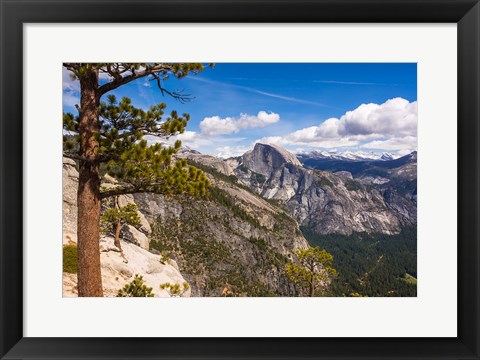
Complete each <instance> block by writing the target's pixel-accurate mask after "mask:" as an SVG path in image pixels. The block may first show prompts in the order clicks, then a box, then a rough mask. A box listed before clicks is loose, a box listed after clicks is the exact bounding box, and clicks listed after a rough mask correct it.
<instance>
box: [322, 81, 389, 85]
mask: <svg viewBox="0 0 480 360" xmlns="http://www.w3.org/2000/svg"><path fill="white" fill-rule="evenodd" d="M313 82H314V83H321V84H339V85H381V84H379V83H372V82H359V81H335V80H313Z"/></svg>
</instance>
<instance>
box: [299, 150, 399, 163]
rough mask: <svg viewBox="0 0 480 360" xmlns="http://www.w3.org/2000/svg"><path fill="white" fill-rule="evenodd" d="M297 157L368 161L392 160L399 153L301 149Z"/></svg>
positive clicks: (397, 156)
mask: <svg viewBox="0 0 480 360" xmlns="http://www.w3.org/2000/svg"><path fill="white" fill-rule="evenodd" d="M297 157H298V158H299V159H317V160H318V159H332V160H345V161H369V160H380V161H386V160H394V159H397V158H399V157H401V156H400V155H397V154H391V153H388V152H383V153H378V152H373V151H371V152H366V151H357V152H353V151H344V152H329V151H320V150H313V151H308V152H307V151H301V152H298V153H297Z"/></svg>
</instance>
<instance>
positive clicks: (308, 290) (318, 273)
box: [285, 247, 337, 297]
mask: <svg viewBox="0 0 480 360" xmlns="http://www.w3.org/2000/svg"><path fill="white" fill-rule="evenodd" d="M296 254H297V256H298V260H299V265H297V264H295V263H289V264H287V265H286V267H285V273H286V274H287V277H288V278H289V279H290V280H291V281H293V282H294V283H295V284H296V285H297V286H298V287H299V288H300V289H301V291H302V294H304V295H307V296H310V297H312V296H315V294H316V293H318V292H321V290H322V289H324V288H326V287H327V286H328V284H329V282H330V281H331V279H332V278H333V277H334V276H336V275H337V272H336V270H335V269H334V268H332V263H333V256H332V255H331V254H330V253H329V252H328V251H326V250H322V249H320V248H319V247H314V248H308V249H304V250H302V249H299V250H297V251H296Z"/></svg>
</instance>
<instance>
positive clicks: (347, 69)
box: [63, 63, 417, 157]
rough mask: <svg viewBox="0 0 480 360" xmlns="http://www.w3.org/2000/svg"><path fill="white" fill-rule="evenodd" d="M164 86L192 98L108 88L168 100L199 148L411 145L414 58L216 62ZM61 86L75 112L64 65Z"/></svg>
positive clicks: (144, 99) (399, 149)
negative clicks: (402, 61)
mask: <svg viewBox="0 0 480 360" xmlns="http://www.w3.org/2000/svg"><path fill="white" fill-rule="evenodd" d="M165 84H166V87H167V88H169V89H172V90H183V91H184V92H185V93H188V94H191V95H192V96H194V99H193V101H191V102H189V103H187V104H181V103H179V102H178V101H175V100H173V99H171V98H169V97H167V96H166V97H163V96H162V95H161V93H160V91H159V90H158V88H156V85H155V82H150V81H148V80H146V79H139V80H137V81H136V82H132V83H130V84H128V85H126V86H123V87H122V88H119V89H117V90H115V91H114V92H113V93H114V94H115V95H116V96H117V97H119V98H120V97H123V96H128V97H130V98H131V99H132V102H133V104H134V105H135V106H137V107H141V108H148V107H149V106H150V105H153V104H156V103H159V102H165V103H166V104H167V111H170V110H177V111H178V112H179V113H184V112H186V113H189V114H190V115H191V121H190V123H189V125H188V127H187V131H186V132H185V134H183V135H180V136H179V137H178V138H180V139H181V140H182V141H183V143H184V144H185V145H187V146H189V147H191V148H194V149H196V150H198V151H200V152H203V153H208V154H211V155H219V156H224V157H228V156H233V155H239V154H241V153H243V152H245V151H246V150H248V149H249V148H251V147H252V146H253V145H254V143H255V142H257V141H260V142H270V143H275V144H277V145H280V146H283V147H285V148H287V149H289V150H291V151H302V150H303V151H309V150H313V149H316V150H322V151H338V152H343V151H353V152H357V151H375V152H383V151H386V152H391V153H398V154H405V153H408V152H410V151H413V150H416V142H417V102H416V100H417V66H416V64H391V63H389V64H346V63H345V64H340V63H337V64H325V63H319V64H303V63H300V64H285V63H275V64H271V63H270V64H253V63H242V64H234V63H218V64H216V65H215V67H214V68H207V69H206V70H205V71H204V72H202V73H200V74H198V75H192V76H189V77H187V78H184V79H181V80H177V79H169V80H168V81H167V82H166V83H165ZM63 92H64V101H63V106H64V111H67V112H73V113H75V112H76V110H75V108H74V107H73V106H74V104H75V103H78V102H79V101H78V84H77V83H75V82H73V81H72V80H70V79H69V77H68V72H67V71H66V70H65V69H64V81H63ZM150 140H152V141H153V140H154V139H150Z"/></svg>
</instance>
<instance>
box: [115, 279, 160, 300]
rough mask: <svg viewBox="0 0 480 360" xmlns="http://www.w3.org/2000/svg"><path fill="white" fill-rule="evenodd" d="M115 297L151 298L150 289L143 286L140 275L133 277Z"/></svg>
mask: <svg viewBox="0 0 480 360" xmlns="http://www.w3.org/2000/svg"><path fill="white" fill-rule="evenodd" d="M117 297H153V294H152V288H151V287H148V286H147V285H145V283H144V281H143V276H142V275H138V274H136V275H135V278H134V279H133V281H132V282H130V283H128V284H126V285H125V286H124V287H123V288H122V289H120V290H118V293H117Z"/></svg>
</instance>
